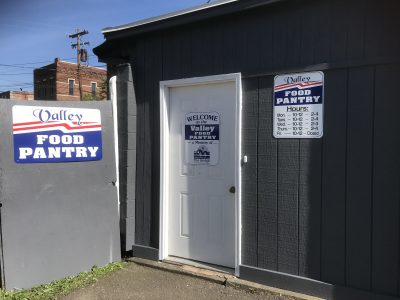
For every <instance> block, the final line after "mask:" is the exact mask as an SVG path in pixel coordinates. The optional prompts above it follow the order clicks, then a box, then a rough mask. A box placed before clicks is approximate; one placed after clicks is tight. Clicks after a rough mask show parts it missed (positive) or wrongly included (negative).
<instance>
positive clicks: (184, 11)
mask: <svg viewBox="0 0 400 300" xmlns="http://www.w3.org/2000/svg"><path fill="white" fill-rule="evenodd" d="M238 1H239V0H218V1H215V2H211V3H206V4H202V5H198V6H194V7H191V8H187V9H182V10H178V11H175V12H172V13H167V14H162V15H159V16H156V17H151V18H147V19H143V20H139V21H135V22H132V23H128V24H125V25H121V26H115V27H106V28H104V29H103V30H102V31H101V32H102V33H103V34H107V33H112V32H116V31H120V30H126V29H130V28H135V27H139V26H142V25H147V24H150V23H155V22H158V21H162V20H167V19H171V18H174V17H179V16H182V15H186V14H190V13H194V12H198V11H202V10H205V9H209V8H212V7H217V6H221V5H225V4H228V3H232V2H238Z"/></svg>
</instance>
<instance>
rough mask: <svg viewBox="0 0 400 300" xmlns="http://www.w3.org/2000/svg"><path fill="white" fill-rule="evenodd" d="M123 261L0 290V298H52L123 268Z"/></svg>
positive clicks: (48, 299)
mask: <svg viewBox="0 0 400 300" xmlns="http://www.w3.org/2000/svg"><path fill="white" fill-rule="evenodd" d="M124 264H125V263H123V262H116V263H110V264H108V265H106V266H104V267H96V266H94V267H93V268H92V270H91V271H89V272H81V273H79V274H78V275H76V276H70V277H67V278H64V279H61V280H56V281H53V282H51V283H48V284H42V285H40V286H37V287H34V288H31V289H26V290H17V291H3V290H0V299H5V300H52V299H56V298H57V297H60V296H62V295H65V294H68V293H69V292H71V291H73V290H75V289H78V288H82V287H85V286H88V285H90V284H92V283H95V282H96V281H97V280H98V279H99V278H100V277H102V276H104V275H106V274H108V273H110V272H113V271H116V270H120V269H122V268H123V266H124Z"/></svg>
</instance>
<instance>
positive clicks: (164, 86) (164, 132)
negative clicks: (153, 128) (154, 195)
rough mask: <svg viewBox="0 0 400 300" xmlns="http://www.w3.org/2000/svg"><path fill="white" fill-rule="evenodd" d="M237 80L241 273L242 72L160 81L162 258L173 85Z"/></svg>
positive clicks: (237, 243) (237, 208)
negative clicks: (171, 90)
mask: <svg viewBox="0 0 400 300" xmlns="http://www.w3.org/2000/svg"><path fill="white" fill-rule="evenodd" d="M223 82H234V83H235V85H236V99H232V101H235V102H233V103H232V105H236V116H235V117H236V128H235V161H236V163H235V186H236V193H235V274H236V275H237V276H239V265H240V264H241V180H240V167H241V130H240V129H241V115H242V83H241V73H232V74H223V75H214V76H205V77H193V78H187V79H177V80H169V81H160V249H159V250H160V251H159V259H160V260H163V259H166V258H167V257H168V201H169V199H168V198H169V188H168V187H169V119H168V116H169V109H170V99H169V89H170V88H172V87H184V86H191V85H203V84H207V83H223Z"/></svg>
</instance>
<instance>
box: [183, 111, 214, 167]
mask: <svg viewBox="0 0 400 300" xmlns="http://www.w3.org/2000/svg"><path fill="white" fill-rule="evenodd" d="M184 124H185V127H184V132H185V161H186V163H187V164H192V165H199V164H208V165H216V164H217V163H218V159H219V125H220V115H219V113H217V112H199V113H188V114H186V115H185V123H184Z"/></svg>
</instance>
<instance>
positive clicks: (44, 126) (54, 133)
mask: <svg viewBox="0 0 400 300" xmlns="http://www.w3.org/2000/svg"><path fill="white" fill-rule="evenodd" d="M12 114H13V137H14V160H15V162H16V163H19V164H27V163H59V162H82V161H91V160H101V159H102V157H103V151H102V135H101V113H100V110H98V109H87V108H73V107H41V106H22V105H15V106H13V109H12Z"/></svg>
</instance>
